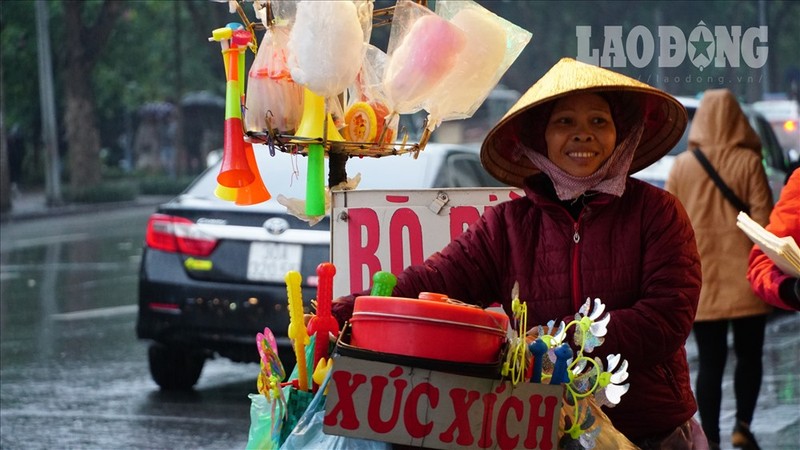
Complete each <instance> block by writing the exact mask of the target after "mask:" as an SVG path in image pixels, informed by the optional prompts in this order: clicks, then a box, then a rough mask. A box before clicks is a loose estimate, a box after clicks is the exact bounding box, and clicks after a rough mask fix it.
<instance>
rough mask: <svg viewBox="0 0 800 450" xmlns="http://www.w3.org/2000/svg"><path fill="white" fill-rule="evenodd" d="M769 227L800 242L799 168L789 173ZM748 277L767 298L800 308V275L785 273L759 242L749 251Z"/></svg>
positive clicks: (773, 303)
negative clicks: (762, 249) (763, 250)
mask: <svg viewBox="0 0 800 450" xmlns="http://www.w3.org/2000/svg"><path fill="white" fill-rule="evenodd" d="M766 228H767V231H770V232H772V233H773V234H775V235H776V236H778V237H785V236H791V237H792V238H794V240H795V242H798V243H800V169H795V170H794V172H792V173H791V174H790V175H789V181H788V182H787V183H786V186H784V187H783V190H782V191H781V198H780V199H778V203H776V204H775V209H773V210H772V213H771V214H770V216H769V224H767V226H766ZM747 279H748V280H750V286H751V287H752V288H753V291H754V292H755V293H756V295H758V296H759V297H761V299H762V300H764V301H765V302H767V303H769V304H770V305H773V306H777V307H778V308H782V309H789V310H795V311H800V279H798V278H797V277H792V276H789V275H787V274H785V273H783V272H782V271H781V269H779V268H778V267H777V266H776V265H775V263H774V262H772V260H771V259H769V257H767V255H765V254H764V252H762V251H761V249H760V248H758V246H753V249H752V250H751V251H750V267H749V269H748V270H747Z"/></svg>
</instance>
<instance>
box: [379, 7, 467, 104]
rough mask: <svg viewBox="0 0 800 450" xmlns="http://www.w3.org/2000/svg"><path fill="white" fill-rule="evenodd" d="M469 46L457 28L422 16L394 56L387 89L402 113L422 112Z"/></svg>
mask: <svg viewBox="0 0 800 450" xmlns="http://www.w3.org/2000/svg"><path fill="white" fill-rule="evenodd" d="M465 45H466V36H465V35H464V32H463V31H461V30H460V29H459V28H458V27H457V26H455V25H453V24H451V23H450V22H448V21H446V20H444V19H442V18H441V17H439V16H437V15H435V14H429V15H425V16H422V17H420V18H419V19H418V20H416V21H415V22H414V25H413V26H412V27H411V29H410V30H409V31H408V33H407V34H406V35H405V37H404V38H403V41H402V43H401V44H400V45H399V46H398V47H397V48H396V49H395V51H394V52H393V53H392V55H390V57H389V59H390V61H389V66H388V67H387V69H386V74H385V76H384V89H385V91H386V95H387V97H388V98H389V100H390V103H391V105H390V106H391V107H392V108H393V109H394V111H395V112H397V113H399V114H407V113H411V112H414V111H416V110H418V109H419V105H420V104H421V103H422V101H423V100H424V98H425V96H427V95H429V94H430V93H431V92H433V90H434V89H436V87H437V85H438V84H439V83H440V82H441V81H442V79H444V77H445V76H446V75H447V74H448V72H449V71H450V70H451V69H452V68H453V66H455V64H456V62H457V60H458V56H459V54H460V53H461V51H462V50H463V49H464V46H465Z"/></svg>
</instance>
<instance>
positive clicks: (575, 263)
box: [572, 217, 581, 312]
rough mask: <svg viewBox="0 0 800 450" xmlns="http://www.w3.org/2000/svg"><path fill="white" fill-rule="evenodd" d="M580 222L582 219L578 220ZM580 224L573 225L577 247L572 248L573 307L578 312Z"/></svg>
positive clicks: (579, 302) (573, 240) (573, 236)
mask: <svg viewBox="0 0 800 450" xmlns="http://www.w3.org/2000/svg"><path fill="white" fill-rule="evenodd" d="M578 220H580V217H579V218H578ZM578 227H579V223H578V222H575V223H574V224H573V232H574V233H573V235H572V242H574V243H575V245H574V246H573V247H572V306H573V307H574V311H576V312H577V311H578V308H579V307H580V304H581V301H580V286H579V283H580V276H579V274H580V267H579V264H578V260H579V256H580V251H579V250H580V242H581V235H580V233H579V232H578Z"/></svg>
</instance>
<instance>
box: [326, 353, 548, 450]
mask: <svg viewBox="0 0 800 450" xmlns="http://www.w3.org/2000/svg"><path fill="white" fill-rule="evenodd" d="M562 394H563V387H562V386H558V385H556V386H553V385H549V384H534V383H520V384H517V385H516V386H514V385H513V384H511V382H508V381H505V382H502V381H499V380H491V379H485V378H475V377H467V376H462V375H454V374H447V373H443V372H436V371H431V370H426V369H419V368H412V367H405V366H398V365H395V364H387V363H381V362H374V361H366V360H362V359H356V358H350V357H344V356H337V357H336V358H335V359H334V364H333V373H332V378H331V384H330V385H329V387H328V397H327V399H326V402H325V419H324V431H325V433H326V434H335V435H343V436H353V437H362V438H367V439H373V440H377V441H384V442H392V443H397V444H405V445H412V446H417V447H429V448H443V449H446V448H459V449H463V448H474V449H520V448H525V449H542V450H550V449H554V448H557V443H558V441H557V436H558V421H559V414H560V410H561V405H562V401H561V398H562Z"/></svg>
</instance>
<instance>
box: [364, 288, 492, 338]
mask: <svg viewBox="0 0 800 450" xmlns="http://www.w3.org/2000/svg"><path fill="white" fill-rule="evenodd" d="M448 300H450V301H452V300H451V299H448V298H447V296H446V295H444V294H436V293H431V292H423V293H421V294H420V298H419V299H415V298H404V297H377V296H369V295H365V296H361V297H356V301H355V305H354V306H353V316H354V317H355V316H357V315H358V314H359V313H361V314H362V315H369V314H375V313H378V314H387V315H391V316H406V317H409V318H413V317H420V318H426V319H438V320H442V321H448V322H453V323H458V324H463V325H467V326H476V327H479V328H490V329H495V330H498V331H501V332H502V333H503V334H505V332H506V329H507V328H508V316H507V315H505V314H502V313H498V312H495V311H486V310H484V309H481V308H479V307H475V306H471V305H467V304H464V303H460V302H459V303H450V302H448Z"/></svg>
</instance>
